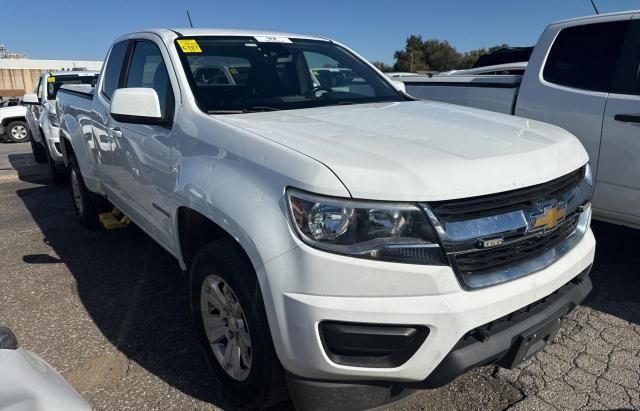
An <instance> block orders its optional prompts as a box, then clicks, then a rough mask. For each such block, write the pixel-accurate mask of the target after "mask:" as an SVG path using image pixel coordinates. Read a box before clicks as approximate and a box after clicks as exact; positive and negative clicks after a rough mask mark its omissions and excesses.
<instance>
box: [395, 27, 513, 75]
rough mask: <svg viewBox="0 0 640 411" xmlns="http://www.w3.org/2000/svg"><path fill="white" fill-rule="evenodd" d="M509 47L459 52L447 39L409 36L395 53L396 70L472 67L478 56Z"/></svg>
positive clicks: (501, 46)
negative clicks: (403, 45) (425, 38)
mask: <svg viewBox="0 0 640 411" xmlns="http://www.w3.org/2000/svg"><path fill="white" fill-rule="evenodd" d="M504 47H509V46H508V45H506V44H502V45H499V46H494V47H490V48H488V49H487V48H480V49H475V50H471V51H468V52H466V53H459V52H458V51H457V50H456V49H455V47H453V46H452V45H451V44H449V42H448V41H446V40H444V41H443V40H438V39H428V40H422V37H421V36H416V35H411V36H409V37H407V41H406V44H405V47H404V50H397V51H396V52H395V53H394V59H395V64H394V65H393V70H395V71H410V72H417V71H431V70H433V71H449V70H460V69H467V68H471V67H472V66H473V64H474V63H475V62H476V61H477V60H478V58H479V57H480V56H481V55H483V54H487V53H491V52H493V51H496V50H499V49H502V48H504Z"/></svg>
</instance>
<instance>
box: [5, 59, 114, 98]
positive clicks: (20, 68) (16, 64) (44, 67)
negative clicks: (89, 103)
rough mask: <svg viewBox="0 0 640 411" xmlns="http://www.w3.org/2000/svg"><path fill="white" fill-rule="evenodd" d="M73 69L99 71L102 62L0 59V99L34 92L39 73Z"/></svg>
mask: <svg viewBox="0 0 640 411" xmlns="http://www.w3.org/2000/svg"><path fill="white" fill-rule="evenodd" d="M74 67H85V68H86V69H88V70H100V68H101V67H102V62H101V61H65V60H29V59H0V97H21V96H22V95H23V94H25V93H31V92H33V91H34V90H35V88H36V85H37V84H38V77H39V76H40V74H41V73H43V72H45V71H58V70H62V69H64V70H68V69H72V68H74Z"/></svg>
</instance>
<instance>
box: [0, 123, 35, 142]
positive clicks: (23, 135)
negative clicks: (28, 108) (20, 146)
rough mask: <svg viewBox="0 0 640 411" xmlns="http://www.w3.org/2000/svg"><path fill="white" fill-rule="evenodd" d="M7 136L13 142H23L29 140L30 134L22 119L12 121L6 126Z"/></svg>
mask: <svg viewBox="0 0 640 411" xmlns="http://www.w3.org/2000/svg"><path fill="white" fill-rule="evenodd" d="M6 133H7V137H8V138H9V140H11V141H13V142H14V143H23V142H25V141H29V137H30V136H31V134H30V133H29V127H28V126H27V123H25V122H24V121H12V122H11V123H9V125H8V126H7V132H6Z"/></svg>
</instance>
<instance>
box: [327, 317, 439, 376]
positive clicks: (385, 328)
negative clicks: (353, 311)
mask: <svg viewBox="0 0 640 411" xmlns="http://www.w3.org/2000/svg"><path fill="white" fill-rule="evenodd" d="M318 331H319V332H320V339H321V341H322V346H323V348H324V350H325V353H326V354H327V356H328V357H329V358H330V359H331V361H333V362H335V363H336V364H340V365H348V366H353V367H369V368H393V367H399V366H401V365H402V364H404V363H405V362H407V361H408V360H409V358H411V357H412V356H413V354H415V353H416V351H418V348H420V346H421V345H422V343H423V342H424V341H425V339H426V338H427V336H428V335H429V329H428V328H427V327H425V326H418V325H396V324H393V325H389V324H367V323H348V322H340V321H323V322H321V323H320V325H319V326H318Z"/></svg>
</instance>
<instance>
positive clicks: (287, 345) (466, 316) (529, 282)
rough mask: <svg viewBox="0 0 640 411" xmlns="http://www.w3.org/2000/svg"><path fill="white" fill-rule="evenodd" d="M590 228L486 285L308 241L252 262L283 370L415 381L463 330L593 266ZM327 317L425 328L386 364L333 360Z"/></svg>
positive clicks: (446, 270) (316, 376) (315, 376)
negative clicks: (560, 251) (537, 261)
mask: <svg viewBox="0 0 640 411" xmlns="http://www.w3.org/2000/svg"><path fill="white" fill-rule="evenodd" d="M594 252H595V239H594V237H593V234H592V232H591V230H587V232H586V233H585V235H584V236H583V238H582V239H581V240H580V241H579V242H578V243H577V244H576V245H575V246H574V248H573V249H572V250H570V251H569V252H567V253H566V254H565V255H564V256H563V257H561V258H560V259H559V260H557V261H556V262H555V263H554V264H552V265H551V266H549V267H547V268H545V269H543V270H540V271H538V272H536V273H534V274H531V275H528V276H525V277H522V278H519V279H517V280H513V281H509V282H506V283H503V284H499V285H495V286H492V287H487V288H483V289H478V290H473V291H466V290H463V289H462V288H461V287H460V284H459V283H458V281H457V279H456V276H455V274H454V273H453V271H452V270H451V268H450V267H435V266H416V265H410V264H395V263H381V262H376V261H369V260H361V259H355V258H349V257H344V256H339V255H334V254H329V253H325V252H322V251H318V250H315V249H312V248H310V247H308V246H306V245H304V244H300V246H299V247H297V248H295V249H294V250H291V251H290V252H288V253H285V254H284V255H281V256H279V257H277V258H275V259H273V260H271V261H269V262H267V263H266V264H265V265H264V266H262V267H260V268H259V269H258V276H259V278H260V281H261V286H262V288H263V295H264V298H265V306H266V309H267V314H268V316H269V323H270V327H271V333H272V337H273V339H274V344H275V347H276V351H277V353H278V356H279V358H280V361H281V362H282V364H283V365H284V367H285V369H287V371H289V372H290V373H292V374H293V375H296V376H298V377H302V378H306V379H312V380H322V381H341V382H349V381H363V380H365V381H381V382H402V383H418V382H421V381H424V380H425V379H427V377H428V376H429V375H430V374H431V373H432V372H434V370H435V369H436V367H438V365H439V364H440V363H442V361H443V360H444V359H445V357H446V356H447V355H448V353H449V352H450V351H452V349H453V348H454V347H455V346H456V344H457V343H458V341H459V340H460V339H461V338H462V337H463V336H464V335H465V334H466V333H468V332H469V331H471V330H473V329H475V328H477V327H480V326H482V325H483V324H487V323H489V322H491V321H494V320H496V319H498V318H500V317H503V316H504V315H507V314H509V313H512V312H514V311H517V310H519V309H520V308H522V307H524V306H527V305H529V304H531V303H533V302H535V301H538V300H540V299H541V298H544V297H547V296H549V295H551V294H552V293H554V292H555V291H556V290H558V289H559V288H560V287H562V286H563V285H564V284H566V283H568V282H569V281H570V280H572V279H573V278H574V277H576V276H577V275H579V274H580V273H582V272H583V271H584V270H585V269H587V267H589V266H590V265H591V264H592V262H593V258H594ZM323 321H337V322H340V321H342V322H352V323H363V324H379V325H385V324H386V325H415V326H424V327H427V328H428V329H429V335H428V337H427V338H426V340H425V341H424V343H422V345H421V346H420V347H419V348H418V349H417V351H416V352H415V354H413V356H411V358H410V359H409V360H408V361H406V362H404V363H403V364H401V365H399V366H396V367H391V368H384V367H382V368H381V367H367V366H349V365H341V364H337V363H335V362H333V361H332V360H331V359H330V357H329V356H328V355H327V353H326V352H325V350H324V348H323V344H322V339H321V337H320V334H319V331H318V330H319V324H320V323H321V322H323Z"/></svg>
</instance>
